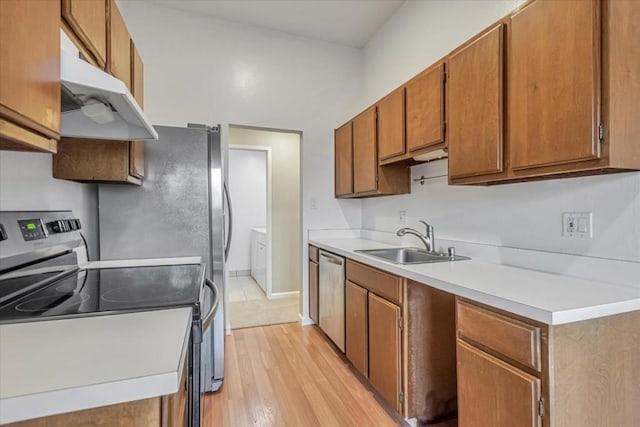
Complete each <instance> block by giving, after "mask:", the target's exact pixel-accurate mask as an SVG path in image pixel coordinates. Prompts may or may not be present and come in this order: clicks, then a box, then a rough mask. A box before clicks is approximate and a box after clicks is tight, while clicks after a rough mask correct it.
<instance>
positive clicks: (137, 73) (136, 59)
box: [129, 40, 144, 178]
mask: <svg viewBox="0 0 640 427" xmlns="http://www.w3.org/2000/svg"><path fill="white" fill-rule="evenodd" d="M131 82H132V88H131V92H132V94H133V97H134V98H135V100H136V101H137V102H138V104H139V105H140V108H144V65H143V63H142V58H140V53H138V49H137V48H136V45H135V43H133V40H131ZM129 174H130V175H132V176H134V177H136V178H144V141H131V142H130V143H129Z"/></svg>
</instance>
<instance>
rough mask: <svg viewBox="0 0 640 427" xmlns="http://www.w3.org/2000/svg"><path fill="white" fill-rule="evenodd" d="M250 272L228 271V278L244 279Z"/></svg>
mask: <svg viewBox="0 0 640 427" xmlns="http://www.w3.org/2000/svg"><path fill="white" fill-rule="evenodd" d="M250 275H251V270H233V271H229V277H244V276H250Z"/></svg>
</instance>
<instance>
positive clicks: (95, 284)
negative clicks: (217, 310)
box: [0, 264, 204, 323]
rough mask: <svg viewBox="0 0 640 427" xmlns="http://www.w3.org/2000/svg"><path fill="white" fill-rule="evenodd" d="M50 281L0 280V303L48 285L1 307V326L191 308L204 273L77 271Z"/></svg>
mask: <svg viewBox="0 0 640 427" xmlns="http://www.w3.org/2000/svg"><path fill="white" fill-rule="evenodd" d="M55 276H56V274H55V273H39V274H36V275H35V277H34V276H33V275H29V276H22V277H13V278H9V279H3V280H0V301H2V297H3V293H5V292H10V291H12V290H13V289H14V288H16V287H20V286H22V287H24V286H25V285H28V284H30V283H31V282H33V281H47V282H45V284H44V285H42V286H41V287H39V288H38V289H36V290H35V291H33V292H29V293H27V294H26V295H20V296H18V297H14V298H11V299H9V300H8V301H7V302H5V303H4V304H2V305H0V323H12V322H25V321H37V320H46V319H51V318H59V317H69V316H78V315H85V316H87V315H99V314H111V313H114V312H125V311H142V310H156V309H162V308H169V307H179V306H195V305H196V304H197V302H198V301H200V293H201V291H202V290H201V288H200V286H198V284H200V283H203V279H204V268H203V266H202V265H201V264H193V265H164V266H146V267H128V268H105V269H90V270H87V269H78V270H72V271H68V272H66V274H65V275H62V277H60V276H58V278H57V280H55V279H54V280H53V281H51V277H55ZM5 282H6V283H5ZM5 285H6V286H5Z"/></svg>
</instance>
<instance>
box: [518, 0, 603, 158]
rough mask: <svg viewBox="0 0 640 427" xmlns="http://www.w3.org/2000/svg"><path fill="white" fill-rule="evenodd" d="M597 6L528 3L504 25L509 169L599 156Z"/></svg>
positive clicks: (589, 2)
mask: <svg viewBox="0 0 640 427" xmlns="http://www.w3.org/2000/svg"><path fill="white" fill-rule="evenodd" d="M600 76H601V69H600V2H598V1H595V0H587V1H563V2H554V1H540V0H539V1H535V2H532V3H530V4H529V5H527V6H525V7H524V8H522V9H521V10H519V11H518V12H516V13H515V14H514V15H513V16H512V17H511V24H510V26H509V141H510V143H511V146H510V159H511V167H512V168H513V169H514V170H522V169H530V168H535V167H540V166H550V165H559V164H566V163H572V162H578V161H582V160H591V159H596V158H598V157H599V156H600V152H599V142H600V141H599V135H598V127H599V125H600Z"/></svg>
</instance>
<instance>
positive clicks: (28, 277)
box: [0, 211, 220, 427]
mask: <svg viewBox="0 0 640 427" xmlns="http://www.w3.org/2000/svg"><path fill="white" fill-rule="evenodd" d="M81 230H82V224H81V223H80V221H79V220H78V219H77V218H73V214H72V212H71V211H55V212H48V211H30V212H0V324H6V323H18V322H35V321H47V320H52V319H60V318H73V317H85V316H98V315H115V314H121V313H127V312H137V311H147V310H161V309H168V308H175V307H185V306H187V307H191V308H192V313H193V320H192V328H191V336H190V346H189V349H190V350H189V356H188V360H189V370H188V372H189V379H188V383H189V384H190V387H189V393H188V406H187V408H189V411H188V412H189V413H188V420H189V425H190V426H196V427H198V426H200V423H201V418H202V399H203V394H204V387H203V386H202V384H204V382H205V378H204V376H205V371H204V370H203V369H201V368H202V366H205V363H206V360H207V358H209V357H210V354H211V353H210V352H209V351H208V346H210V345H211V338H208V337H209V335H210V333H211V330H212V328H211V323H212V321H213V318H214V316H215V314H216V311H217V307H218V298H219V295H220V294H219V292H218V289H217V287H216V284H215V283H213V282H212V281H211V280H209V279H207V278H205V274H206V266H205V264H204V263H202V262H199V260H200V258H195V259H196V260H198V262H195V263H187V262H185V261H186V259H185V258H176V259H175V260H173V261H172V259H170V258H169V259H162V260H157V259H147V260H122V261H108V262H103V263H100V262H97V263H89V262H88V248H87V244H86V240H85V239H84V236H82V234H81ZM189 260H190V261H192V260H193V258H190V259H189ZM132 264H134V265H135V266H132ZM96 333H99V331H96Z"/></svg>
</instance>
